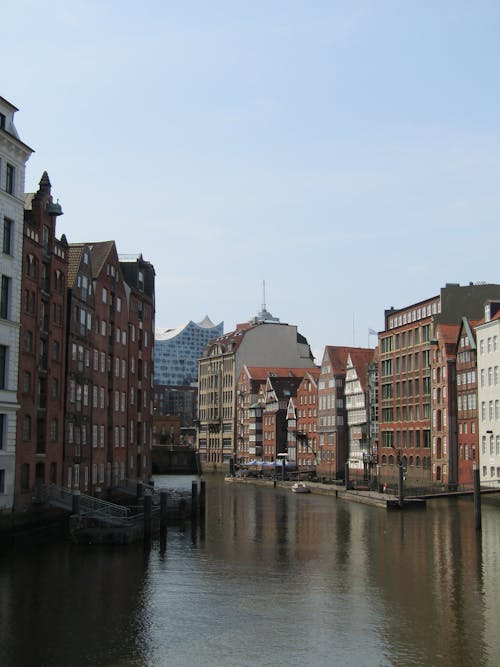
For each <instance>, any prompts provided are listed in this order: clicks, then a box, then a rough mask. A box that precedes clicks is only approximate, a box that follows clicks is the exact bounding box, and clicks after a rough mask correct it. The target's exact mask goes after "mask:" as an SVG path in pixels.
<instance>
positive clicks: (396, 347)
mask: <svg viewBox="0 0 500 667" xmlns="http://www.w3.org/2000/svg"><path fill="white" fill-rule="evenodd" d="M499 293H500V285H486V284H479V285H474V284H472V283H471V284H469V285H467V286H463V287H462V286H460V285H455V284H447V285H446V286H445V287H443V288H442V289H441V291H440V293H439V294H438V295H436V296H433V297H431V298H429V299H425V300H424V301H420V302H418V303H415V304H412V305H410V306H406V307H405V308H400V309H398V310H396V309H394V308H391V309H390V310H388V311H386V313H385V330H384V331H383V332H381V333H379V354H380V357H379V405H380V409H379V450H378V462H379V464H380V474H381V476H382V477H395V476H396V474H397V465H398V464H399V463H400V462H401V463H404V462H406V478H407V479H408V481H409V482H410V483H411V481H413V482H414V483H416V482H419V483H420V482H422V481H431V479H432V477H433V475H432V465H431V460H432V444H433V429H434V430H435V437H436V438H438V437H441V438H443V437H444V433H443V432H442V429H440V430H438V429H437V427H436V428H435V427H434V426H433V413H432V410H433V407H432V401H433V398H432V396H433V378H432V372H431V371H432V364H431V359H432V349H433V344H435V342H434V341H436V340H437V339H436V335H437V330H436V326H437V325H438V324H455V325H456V324H458V323H459V322H460V321H461V318H462V316H468V317H475V318H480V317H481V316H482V311H483V304H484V302H485V301H486V300H487V299H488V298H494V297H497V295H498V294H499ZM440 363H441V362H440ZM441 377H442V376H441ZM441 389H442V386H441ZM436 390H437V386H436ZM442 398H443V394H442V392H441V399H442ZM446 409H447V410H448V409H449V408H446ZM435 414H436V419H437V412H436V413H435ZM441 416H443V413H442V408H441ZM448 416H449V413H447V417H448ZM436 424H437V422H436ZM441 425H443V422H441ZM447 428H448V427H447ZM438 434H440V435H438ZM446 437H449V436H446ZM443 444H444V443H443V440H441V445H443ZM436 446H437V440H436ZM447 446H448V441H447ZM436 453H437V452H436ZM441 453H442V450H441ZM441 474H442V468H441ZM447 474H448V473H447ZM436 475H437V467H436Z"/></svg>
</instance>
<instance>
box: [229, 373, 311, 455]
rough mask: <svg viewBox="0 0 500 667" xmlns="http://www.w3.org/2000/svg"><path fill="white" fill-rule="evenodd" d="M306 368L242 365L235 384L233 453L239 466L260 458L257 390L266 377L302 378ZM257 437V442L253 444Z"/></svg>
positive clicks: (260, 436)
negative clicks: (239, 463) (235, 454)
mask: <svg viewBox="0 0 500 667" xmlns="http://www.w3.org/2000/svg"><path fill="white" fill-rule="evenodd" d="M307 372H308V369H307V368H274V367H268V366H246V365H245V366H243V368H242V369H241V372H240V375H239V378H238V381H237V383H236V453H237V460H238V461H239V462H241V463H244V462H245V461H250V460H253V459H255V457H261V456H262V454H263V452H262V422H261V421H260V420H259V419H257V415H260V414H261V412H262V410H261V409H258V410H257V412H256V407H252V406H255V405H256V402H257V401H258V399H259V392H260V389H261V388H262V387H263V386H265V384H266V382H267V379H268V377H272V378H274V377H288V376H291V377H298V378H303V377H304V375H305V374H306V373H307ZM257 437H258V438H259V441H258V443H257Z"/></svg>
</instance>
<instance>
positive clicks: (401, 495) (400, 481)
mask: <svg viewBox="0 0 500 667" xmlns="http://www.w3.org/2000/svg"><path fill="white" fill-rule="evenodd" d="M398 496H399V506H400V507H403V504H404V484H403V464H402V463H400V464H399V466H398Z"/></svg>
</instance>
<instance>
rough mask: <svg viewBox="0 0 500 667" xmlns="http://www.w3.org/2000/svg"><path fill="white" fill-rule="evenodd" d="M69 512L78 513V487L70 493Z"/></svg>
mask: <svg viewBox="0 0 500 667" xmlns="http://www.w3.org/2000/svg"><path fill="white" fill-rule="evenodd" d="M71 512H72V514H80V491H78V489H75V490H74V491H73V493H72V495H71Z"/></svg>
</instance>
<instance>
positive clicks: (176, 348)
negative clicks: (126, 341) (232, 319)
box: [154, 316, 224, 386]
mask: <svg viewBox="0 0 500 667" xmlns="http://www.w3.org/2000/svg"><path fill="white" fill-rule="evenodd" d="M223 333H224V322H220V323H219V324H216V325H214V324H213V323H212V322H211V320H210V318H209V317H208V316H207V317H205V319H204V320H203V321H202V322H198V323H195V322H193V321H191V322H188V323H187V324H184V325H183V326H181V327H178V328H177V329H167V330H166V331H161V330H157V331H156V332H155V349H154V360H155V378H154V382H155V384H156V385H181V386H189V385H190V384H193V383H195V382H197V381H198V358H199V356H200V355H201V352H202V350H203V349H204V348H205V347H206V346H207V345H208V343H209V342H210V341H211V340H212V339H213V338H218V337H219V336H222V334H223Z"/></svg>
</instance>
